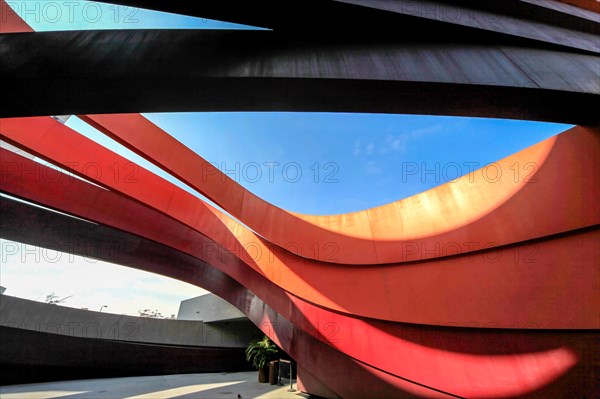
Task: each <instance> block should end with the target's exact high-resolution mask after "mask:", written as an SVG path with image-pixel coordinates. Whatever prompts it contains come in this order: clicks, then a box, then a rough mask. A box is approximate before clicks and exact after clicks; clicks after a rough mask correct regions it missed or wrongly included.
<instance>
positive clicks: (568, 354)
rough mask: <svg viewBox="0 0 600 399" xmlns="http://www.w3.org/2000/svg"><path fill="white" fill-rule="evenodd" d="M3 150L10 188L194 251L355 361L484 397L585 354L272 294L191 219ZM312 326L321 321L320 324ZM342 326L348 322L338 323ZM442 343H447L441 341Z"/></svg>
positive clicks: (559, 369) (586, 236)
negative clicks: (512, 344) (462, 343)
mask: <svg viewBox="0 0 600 399" xmlns="http://www.w3.org/2000/svg"><path fill="white" fill-rule="evenodd" d="M1 151H2V159H3V161H2V171H3V175H2V182H3V190H4V191H5V192H7V193H9V194H11V195H14V196H17V197H19V198H23V199H26V200H29V201H32V202H35V203H40V204H43V205H45V206H47V207H50V208H52V209H56V210H59V211H61V212H65V213H68V214H71V215H74V216H77V217H81V218H84V219H86V220H91V221H94V222H97V223H101V224H103V225H106V226H110V227H113V228H117V229H119V230H123V231H129V232H132V233H134V234H137V235H140V236H142V237H145V238H148V239H150V240H153V241H156V242H160V243H163V244H166V245H168V246H170V247H171V248H174V249H177V250H181V251H183V252H186V253H188V254H190V255H192V256H195V257H196V258H198V259H200V260H203V261H205V262H207V263H208V264H211V265H214V266H215V267H217V268H218V269H220V270H222V271H223V272H225V273H227V274H229V275H231V276H232V277H233V278H235V279H236V280H237V281H240V282H241V283H243V284H244V285H245V286H246V287H248V288H249V289H251V290H252V291H253V292H254V293H256V294H257V295H259V296H260V297H262V298H271V300H270V301H269V302H270V303H271V306H273V307H274V309H275V310H276V311H277V312H279V313H280V314H281V315H282V316H283V317H285V318H287V319H289V320H290V321H291V322H292V323H294V325H295V326H297V327H298V328H300V329H302V330H303V331H305V332H306V333H308V334H310V335H312V336H313V337H315V338H316V339H319V340H320V341H322V342H324V343H326V344H328V345H330V346H331V347H333V348H335V349H337V350H339V351H340V352H342V353H346V354H347V355H349V356H351V357H352V358H354V359H356V360H358V361H361V362H364V363H366V364H369V365H370V366H372V367H375V368H377V369H381V370H384V371H385V372H387V373H390V374H392V375H394V376H396V377H401V378H404V379H408V380H410V381H416V382H418V383H420V384H423V385H425V386H432V387H433V386H435V387H436V389H439V390H442V391H444V392H451V393H453V394H457V395H461V396H476V397H481V396H488V395H490V394H492V393H493V394H495V395H500V396H505V395H512V394H514V393H522V392H523V391H524V390H535V389H538V388H540V387H541V386H543V384H544V383H545V382H546V381H547V380H548V379H554V378H556V377H557V376H559V375H561V374H563V373H565V372H567V370H569V369H570V368H571V367H573V365H574V364H575V363H576V359H577V358H578V357H579V356H582V354H581V353H579V352H578V351H575V352H573V349H569V350H566V349H565V347H564V346H562V347H561V344H560V342H561V341H562V339H560V338H559V339H558V340H556V341H554V342H548V343H545V344H544V345H543V346H540V345H539V338H536V339H533V337H531V339H529V340H527V339H525V340H524V341H523V338H521V345H524V343H523V342H529V343H527V345H528V346H529V348H530V349H529V350H527V351H523V349H524V346H521V350H520V352H515V353H511V354H510V355H507V354H504V355H494V354H493V350H492V351H491V352H490V348H493V347H494V346H493V345H492V346H491V347H490V342H491V341H495V340H497V339H499V338H500V336H501V335H502V333H500V334H498V333H493V332H492V333H486V332H483V331H477V330H473V331H471V332H470V334H471V335H472V337H471V338H474V337H479V340H477V341H475V343H474V344H473V343H471V345H470V351H472V352H473V351H475V348H478V349H477V350H476V351H475V352H476V353H471V354H468V353H461V352H460V351H457V349H458V347H456V348H455V349H454V350H448V349H449V348H451V347H453V346H456V345H453V344H452V342H453V337H454V336H458V335H460V332H458V331H456V332H453V331H450V330H449V331H446V332H445V333H444V334H443V335H441V336H439V337H438V338H437V340H436V339H435V338H434V337H435V334H436V333H435V331H429V330H427V329H426V330H419V329H418V328H416V327H410V326H406V325H403V324H399V323H393V324H390V323H383V322H379V321H376V320H362V319H358V318H355V317H353V316H348V315H341V314H336V313H334V312H330V311H327V310H325V309H322V308H318V307H316V306H314V305H312V304H310V303H308V302H306V301H304V300H302V299H300V298H297V297H294V296H291V295H287V298H289V299H287V301H289V303H284V304H282V303H279V302H278V301H274V300H273V297H272V295H273V291H274V290H276V289H278V288H275V287H276V286H274V285H273V286H264V284H259V281H260V279H258V278H257V277H256V276H254V277H253V276H251V275H250V276H249V274H248V272H244V271H243V270H244V269H243V268H240V263H241V262H239V260H237V259H236V258H235V256H233V254H224V253H217V252H216V251H207V250H206V249H207V247H208V246H209V245H210V244H211V243H210V242H209V241H210V240H208V239H207V238H206V237H203V236H201V235H200V234H198V233H197V232H193V231H192V230H191V229H189V228H188V227H187V226H184V225H182V224H180V223H178V222H176V221H174V220H172V219H170V218H168V217H167V216H165V215H163V214H160V213H158V212H156V211H154V210H151V209H149V208H147V207H145V206H144V205H142V204H139V203H136V202H133V201H132V200H130V199H127V198H125V197H122V196H120V195H118V194H117V193H115V192H111V191H106V190H103V189H100V188H98V187H96V186H93V185H91V184H88V183H86V182H83V181H80V180H78V179H74V178H72V177H68V176H67V175H62V174H60V173H57V172H56V171H54V170H52V169H50V168H48V167H46V166H43V165H39V164H36V163H35V162H34V161H31V160H29V159H26V158H23V157H20V156H19V155H16V154H13V153H11V152H9V151H6V150H1ZM32 172H35V173H32ZM110 210H118V212H110ZM599 233H600V231H598V230H595V231H593V232H588V233H582V234H578V235H574V236H570V237H565V238H562V239H558V240H553V241H551V242H550V243H548V244H547V245H543V248H542V250H543V251H547V250H548V249H549V248H552V247H555V246H557V245H559V246H563V245H564V246H569V247H570V246H572V245H574V243H581V242H587V243H588V244H587V245H590V243H593V242H595V241H597V240H598V239H599V235H598V234H599ZM588 255H589V254H588ZM582 256H585V255H582ZM563 277H564V276H563ZM267 281H268V280H267ZM281 292H282V293H283V291H281ZM284 295H285V294H284ZM279 301H280V300H279ZM314 326H323V328H320V329H319V328H316V329H315V328H314ZM328 326H329V327H328ZM340 326H343V329H341V330H340V328H341V327H340ZM528 326H531V324H528ZM512 327H514V326H512ZM332 328H337V329H336V330H332ZM330 332H335V334H333V335H332V334H330ZM367 338H368V339H372V340H375V341H376V342H378V343H379V345H377V346H376V347H374V348H367V347H364V346H362V345H360V343H361V342H364V341H365V340H366V339H367ZM407 338H408V339H407ZM503 339H506V338H503ZM440 345H441V346H443V347H446V348H447V349H441V348H438V347H439V346H440ZM563 345H564V344H563ZM571 345H572V344H571ZM571 345H570V347H571ZM486 348H487V349H486ZM399 358H400V359H404V358H410V359H411V361H410V362H409V363H407V362H398V361H397V359H399ZM447 362H451V363H452V364H454V365H455V368H453V369H452V370H446V368H447V367H446V364H447ZM538 362H541V363H542V364H545V365H546V366H545V367H539V366H537V365H536V366H535V367H536V370H535V372H534V371H532V370H531V367H532V365H533V364H537V363H538ZM415 365H418V366H417V367H415ZM559 365H560V366H559ZM516 366H518V367H516ZM425 370H426V372H424V371H425ZM532 374H535V375H536V376H537V377H536V378H532V379H531V380H530V383H529V384H523V383H522V382H521V380H522V377H523V376H524V375H529V376H531V375H532ZM464 375H470V376H472V378H477V380H478V381H480V382H482V386H480V387H477V386H473V385H472V384H471V381H472V378H467V379H464V378H462V376H464ZM507 380H508V381H509V382H507Z"/></svg>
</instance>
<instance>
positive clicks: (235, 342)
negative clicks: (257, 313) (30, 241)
mask: <svg viewBox="0 0 600 399" xmlns="http://www.w3.org/2000/svg"><path fill="white" fill-rule="evenodd" d="M230 306H231V305H230ZM0 325H1V326H5V327H13V328H21V329H26V330H31V331H38V332H43V333H50V334H60V335H68V336H73V337H82V338H102V339H111V340H119V341H130V342H144V343H158V344H168V345H189V346H209V347H233V348H245V347H246V346H247V345H248V342H250V341H251V340H253V339H255V338H258V337H260V336H261V335H262V333H261V332H260V330H258V328H256V326H254V324H252V323H251V322H250V321H248V320H247V319H246V320H238V321H230V322H219V323H211V324H206V323H204V322H201V321H189V320H170V319H150V318H142V317H133V316H125V315H116V314H111V313H104V312H102V313H101V312H94V311H88V310H80V309H73V308H68V307H65V306H59V305H49V304H46V303H42V302H35V301H30V300H26V299H20V298H15V297H11V296H7V295H2V296H0Z"/></svg>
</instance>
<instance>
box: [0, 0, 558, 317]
mask: <svg viewBox="0 0 600 399" xmlns="http://www.w3.org/2000/svg"><path fill="white" fill-rule="evenodd" d="M8 3H9V5H11V6H13V8H14V9H15V10H16V11H17V12H18V13H19V14H20V15H22V17H23V18H24V19H25V20H26V22H28V23H29V24H30V25H31V26H32V27H33V28H34V29H35V30H38V31H48V30H72V29H141V28H191V29H233V28H235V29H245V28H248V27H243V26H239V25H233V24H224V23H220V22H216V21H209V20H205V19H199V18H191V17H183V16H176V15H169V14H164V13H158V12H151V11H145V10H136V9H128V8H125V7H116V6H111V5H107V4H101V3H89V2H83V1H81V2H76V5H71V6H66V5H65V3H69V2H60V1H59V2H55V1H53V2H48V1H40V2H27V1H9V2H8ZM33 3H35V4H37V5H31V4H33ZM51 3H53V4H55V5H58V6H59V7H58V8H57V7H55V6H54V5H51ZM70 3H74V2H70ZM25 4H29V5H28V6H26V5H25ZM69 7H71V8H69ZM145 116H146V117H147V118H149V119H150V120H152V121H153V122H154V123H156V124H157V125H159V126H161V127H162V128H163V129H165V130H166V131H167V132H169V133H170V134H172V135H173V136H174V137H176V138H177V139H179V140H180V141H181V142H183V143H184V144H186V145H187V146H188V147H190V148H191V149H193V150H194V151H195V152H197V153H198V154H200V155H201V156H202V157H204V158H205V159H207V160H208V161H211V162H214V163H215V164H216V165H217V166H218V167H219V168H221V169H222V170H223V171H224V172H227V173H228V174H229V175H230V177H232V178H233V179H234V180H236V181H237V182H238V183H240V184H242V185H243V186H244V187H246V188H247V189H249V190H250V191H252V192H254V193H255V194H257V195H259V196H260V197H262V198H264V199H266V200H267V201H269V202H271V203H273V204H275V205H278V206H280V207H282V208H285V209H288V210H292V211H295V212H302V213H310V214H335V213H346V212H352V211H357V210H361V209H367V208H370V207H373V206H378V205H383V204H385V203H388V202H391V201H395V200H398V199H402V198H406V197H408V196H411V195H414V194H417V193H419V192H423V191H426V190H428V189H430V188H432V187H435V186H437V185H440V184H443V183H445V182H447V181H449V180H451V179H454V178H456V177H459V176H460V175H462V174H464V173H467V172H468V171H469V168H471V167H473V165H475V167H476V168H478V167H483V166H484V165H486V164H488V163H490V162H494V161H496V160H498V159H501V158H503V157H505V156H508V155H510V154H512V153H514V152H517V151H519V150H521V149H523V148H525V147H528V146H530V145H532V144H535V143H537V142H539V141H541V140H544V139H546V138H548V137H551V136H553V135H555V134H557V133H560V132H561V131H564V130H566V129H567V128H568V127H569V126H567V125H560V124H547V123H536V122H524V121H511V120H495V119H482V118H457V117H433V116H415V115H385V114H383V115H381V114H380V115H377V114H330V113H287V112H286V113H283V112H281V113H258V112H252V113H243V112H229V113H186V114H184V113H181V114H177V113H175V114H146V115H145ZM67 124H68V126H70V127H72V128H73V129H75V130H77V131H79V132H81V133H82V134H85V135H86V136H88V137H90V138H92V139H94V140H96V141H97V142H99V143H101V144H102V145H105V146H107V147H109V148H111V149H113V150H114V151H117V152H119V153H120V154H121V155H123V156H126V157H128V158H129V159H131V160H133V161H135V162H138V163H140V164H142V165H143V166H145V167H148V168H150V169H151V170H153V171H155V172H156V173H157V174H160V175H162V176H164V177H166V178H169V177H168V176H167V175H166V174H165V173H163V172H161V171H159V170H158V169H157V168H155V167H153V166H152V165H150V164H148V163H147V162H145V161H144V160H142V159H141V158H140V157H138V156H136V155H135V154H133V153H131V152H130V151H128V150H126V149H124V148H122V147H120V146H119V145H117V144H115V143H114V142H112V140H110V139H108V138H106V136H104V135H102V134H101V133H99V132H97V131H96V130H95V129H93V128H91V127H90V126H89V125H87V124H85V123H83V122H82V121H81V120H79V119H77V118H71V119H70V120H69V121H68V123H67ZM414 168H416V173H414V172H413V173H408V172H409V170H410V171H415V169H414ZM200 172H201V171H199V173H200ZM169 179H170V180H171V181H173V182H175V180H174V179H172V178H169ZM179 185H180V186H182V187H183V185H181V184H179ZM1 245H2V250H3V251H2V252H3V255H2V264H1V269H0V276H1V280H0V284H1V285H2V286H5V287H7V288H8V290H7V292H6V293H7V294H9V295H15V296H20V297H24V298H29V299H38V300H39V299H40V298H41V299H43V298H45V295H47V294H49V293H51V292H56V294H57V295H59V296H61V297H64V296H68V295H74V296H73V298H71V299H69V301H67V302H66V303H65V304H66V305H68V306H73V307H88V308H90V309H92V310H97V309H99V308H100V307H101V306H102V305H108V306H109V308H108V309H107V310H108V311H111V312H114V313H127V314H136V311H137V309H143V308H152V309H158V310H159V311H160V312H161V313H163V314H164V315H170V314H172V313H176V312H177V306H178V304H179V301H180V300H183V299H186V298H189V297H192V296H195V295H200V294H201V293H203V292H204V291H203V290H200V289H198V288H196V287H192V286H190V285H188V284H184V283H180V282H175V281H174V280H171V279H166V278H164V277H161V276H156V275H152V274H149V273H142V272H139V271H135V270H132V269H128V268H124V267H120V266H113V265H108V264H104V263H103V262H98V261H91V260H86V259H83V258H79V257H72V256H66V255H64V256H62V257H59V258H58V259H62V260H61V261H56V259H57V256H56V254H53V253H52V252H48V251H46V250H43V249H39V248H38V249H33V248H26V247H24V246H23V245H20V244H19V245H17V247H15V246H14V243H11V242H8V241H6V240H3V241H2V242H1ZM27 251H29V252H31V253H32V254H31V255H29V256H26V255H25V253H26V252H27ZM105 311H106V310H105Z"/></svg>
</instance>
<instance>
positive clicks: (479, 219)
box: [81, 114, 600, 264]
mask: <svg viewBox="0 0 600 399" xmlns="http://www.w3.org/2000/svg"><path fill="white" fill-rule="evenodd" d="M81 118H82V119H83V120H84V121H86V122H88V123H89V124H91V125H92V126H94V127H95V128H97V129H99V130H100V131H102V132H104V133H105V134H107V135H108V136H109V137H111V138H113V139H115V140H116V141H118V142H119V143H121V144H123V145H125V146H126V147H127V148H129V149H130V150H132V151H134V152H136V153H137V154H139V155H141V156H142V157H144V158H146V159H147V160H149V161H150V162H152V163H154V164H155V165H157V166H159V167H160V168H162V169H164V170H165V171H167V172H169V173H170V174H171V175H173V176H175V177H177V178H178V179H179V180H181V181H182V182H185V183H186V184H187V185H189V186H190V187H192V188H194V189H195V190H197V191H198V192H199V193H200V194H202V195H204V196H206V197H207V198H209V199H210V200H211V201H213V202H214V203H216V204H217V205H219V206H220V207H222V208H223V209H224V210H225V211H227V212H228V213H230V214H231V215H233V216H234V217H235V218H237V219H238V220H240V221H241V222H243V223H244V224H245V225H247V226H248V227H250V228H251V229H252V230H253V231H255V232H256V233H258V234H259V235H260V236H261V237H263V238H265V239H266V240H268V241H270V242H272V243H293V245H287V246H286V247H285V248H286V249H288V250H289V251H291V252H294V253H296V254H297V255H300V256H302V257H305V258H311V259H315V260H320V261H325V262H332V263H340V264H385V263H393V262H406V261H414V260H422V259H425V258H431V257H432V256H434V257H438V256H443V255H445V254H444V253H442V252H441V251H440V250H437V253H436V250H435V248H436V247H438V246H440V244H441V245H445V244H446V243H455V244H456V248H453V249H454V250H455V251H456V252H458V253H463V252H468V251H469V250H470V249H469V246H470V245H469V244H468V243H472V242H473V241H474V240H475V241H477V242H480V243H482V242H483V243H486V245H488V247H495V246H502V245H506V244H512V243H517V242H520V241H525V240H529V239H533V238H538V237H544V236H548V235H552V234H557V233H561V232H564V231H569V230H573V229H576V228H580V227H584V226H590V225H594V224H597V223H598V222H599V221H600V215H599V212H598V211H597V210H596V212H594V211H591V212H590V209H589V208H588V207H587V206H585V204H582V203H574V201H576V200H575V199H574V198H572V196H571V192H570V191H569V190H567V189H561V190H556V187H559V186H562V187H564V185H565V184H571V185H572V186H574V187H580V188H582V189H584V190H586V192H584V193H582V195H581V198H585V199H586V201H589V202H592V203H593V202H597V201H600V198H599V196H598V190H597V189H596V186H595V185H594V181H597V180H598V179H600V175H599V174H598V173H595V172H592V171H591V170H590V171H589V173H585V174H577V176H575V175H572V176H565V177H564V180H563V181H562V182H560V183H559V182H550V181H549V178H548V177H547V176H548V175H552V176H555V175H558V176H560V175H561V174H562V172H559V170H561V171H562V169H563V166H562V165H570V164H572V161H574V160H576V159H577V160H579V159H581V158H580V157H581V156H584V157H585V156H588V157H592V158H593V156H594V154H596V155H597V153H595V152H594V151H590V152H586V153H585V154H582V153H581V152H580V151H579V152H576V153H575V152H566V151H563V152H560V153H559V154H556V153H557V151H555V150H554V149H553V146H554V144H555V141H557V140H561V139H560V138H558V139H549V140H546V141H545V142H543V143H540V144H538V145H535V146H532V147H530V148H528V149H526V150H523V151H521V152H519V153H518V154H514V155H512V156H509V157H507V158H505V159H503V160H501V161H498V162H497V163H496V164H494V165H492V166H489V167H487V168H483V169H480V170H476V171H474V172H472V173H470V174H469V175H466V176H463V177H462V178H460V179H458V181H456V182H451V183H446V184H444V185H442V186H439V187H436V188H434V189H431V190H429V191H426V192H424V193H421V194H418V195H415V196H412V197H410V198H407V199H404V200H400V201H396V202H393V203H390V204H387V205H384V206H380V207H377V208H372V209H368V210H364V211H359V212H353V213H348V214H342V215H332V216H312V215H304V214H299V213H293V212H289V211H286V210H284V209H281V208H279V207H277V206H274V205H272V204H270V203H268V202H266V201H265V200H263V199H261V198H260V197H257V196H256V195H254V194H252V193H251V192H250V191H248V190H246V189H245V188H244V187H242V186H241V185H240V184H238V183H237V182H235V181H234V180H232V179H231V178H230V177H228V176H227V175H225V174H224V173H222V172H221V171H219V170H218V169H217V168H216V167H215V166H213V165H212V164H211V163H210V162H208V161H206V160H205V159H203V158H202V157H200V156H199V155H197V154H196V153H194V152H193V151H192V150H190V149H189V148H187V147H185V146H184V145H183V144H182V143H180V142H178V141H177V140H176V139H174V138H173V137H171V136H170V135H168V134H167V133H166V132H164V131H163V130H162V129H160V128H159V127H158V126H156V125H154V124H153V123H152V122H150V121H149V120H147V119H146V118H144V117H143V116H142V115H140V114H119V115H87V116H81ZM577 129H581V128H577ZM584 140H585V139H584ZM587 140H590V139H587ZM590 141H591V142H592V145H596V146H597V142H596V143H594V140H590ZM559 144H560V143H559ZM581 145H582V147H586V146H587V144H583V143H581ZM548 157H552V158H551V160H550V161H551V162H546V159H547V158H548ZM557 158H560V159H557ZM587 162H589V163H591V164H597V160H594V159H591V158H590V159H589V161H587ZM549 169H552V170H549ZM538 172H540V173H538ZM584 180H585V181H584ZM550 195H551V197H550ZM539 198H551V202H550V203H548V204H545V206H544V207H540V206H539V205H538V199H539ZM457 210H458V211H457ZM548 211H550V212H552V214H553V217H552V218H548V217H547V212H548ZM521 215H527V217H526V218H524V217H522V216H521ZM507 219H510V220H513V221H514V222H513V223H511V225H510V226H509V225H508V224H507V223H506V220H507ZM515 222H516V223H515ZM519 222H520V223H519ZM490 226H493V228H490ZM280 245H284V244H280ZM333 245H334V246H335V248H333V249H332V246H333ZM415 247H417V248H428V249H431V248H433V250H428V251H422V250H417V251H415V250H414V248H415ZM315 248H319V249H320V250H318V251H317V250H315ZM327 248H329V250H326V249H327ZM334 252H335V253H334ZM424 252H425V253H424Z"/></svg>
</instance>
